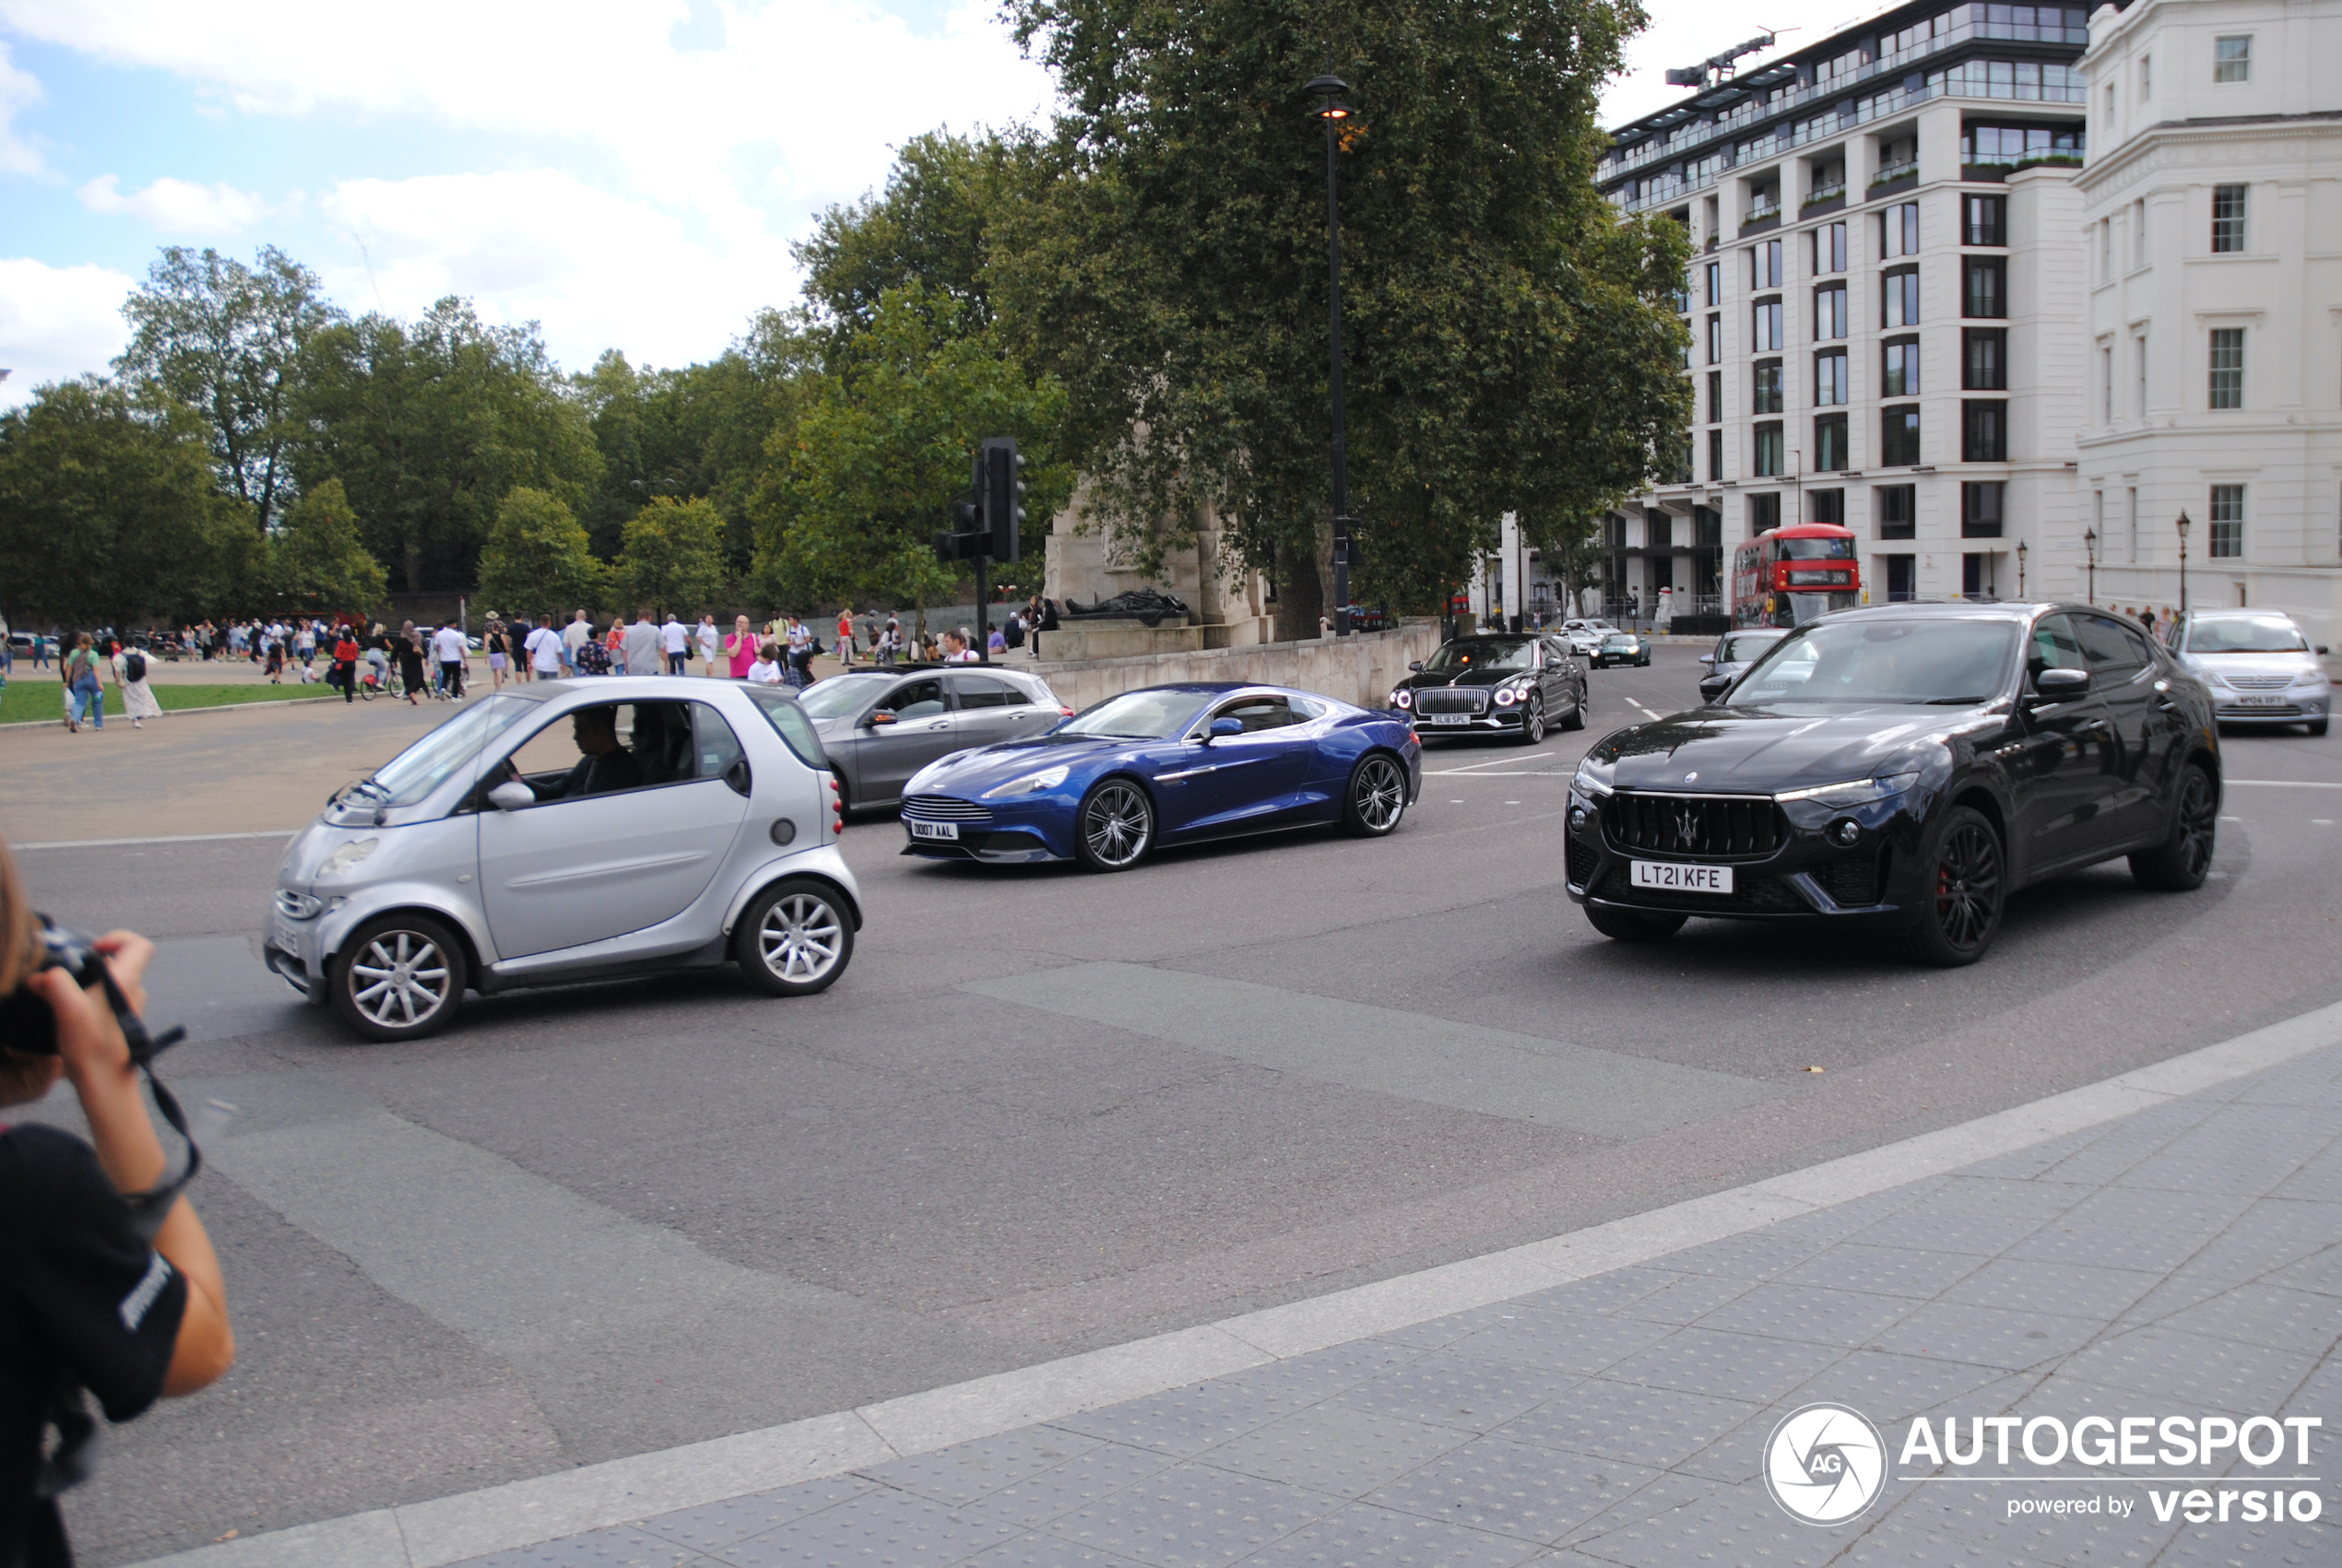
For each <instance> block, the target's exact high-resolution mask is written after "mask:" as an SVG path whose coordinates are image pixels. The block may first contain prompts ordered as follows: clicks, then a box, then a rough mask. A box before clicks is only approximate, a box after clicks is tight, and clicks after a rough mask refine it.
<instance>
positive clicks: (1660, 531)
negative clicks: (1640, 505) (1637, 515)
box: [1643, 507, 1675, 550]
mask: <svg viewBox="0 0 2342 1568" xmlns="http://www.w3.org/2000/svg"><path fill="white" fill-rule="evenodd" d="M1643 548H1645V549H1653V550H1671V549H1674V548H1675V520H1674V518H1673V517H1672V516H1670V515H1669V514H1668V513H1664V512H1662V511H1660V510H1659V509H1658V508H1657V507H1645V508H1644V509H1643Z"/></svg>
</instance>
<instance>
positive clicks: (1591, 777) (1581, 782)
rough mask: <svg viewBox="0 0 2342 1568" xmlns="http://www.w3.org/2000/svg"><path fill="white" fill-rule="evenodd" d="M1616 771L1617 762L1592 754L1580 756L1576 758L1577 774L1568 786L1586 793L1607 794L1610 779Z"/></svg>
mask: <svg viewBox="0 0 2342 1568" xmlns="http://www.w3.org/2000/svg"><path fill="white" fill-rule="evenodd" d="M1617 771H1618V764H1617V763H1615V762H1605V761H1603V760H1602V759H1601V758H1599V757H1593V756H1586V757H1580V758H1579V759H1578V776H1577V777H1576V778H1573V779H1571V780H1570V781H1569V784H1570V787H1571V788H1573V789H1578V790H1582V791H1584V792H1585V793H1586V794H1588V795H1608V794H1609V793H1610V781H1611V779H1612V777H1613V776H1615V774H1616V772H1617Z"/></svg>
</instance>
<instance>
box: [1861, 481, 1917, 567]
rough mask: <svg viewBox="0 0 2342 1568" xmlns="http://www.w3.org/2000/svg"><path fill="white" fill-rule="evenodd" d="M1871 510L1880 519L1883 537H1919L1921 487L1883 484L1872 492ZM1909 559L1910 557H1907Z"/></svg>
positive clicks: (1881, 536)
mask: <svg viewBox="0 0 2342 1568" xmlns="http://www.w3.org/2000/svg"><path fill="white" fill-rule="evenodd" d="M1871 495H1872V497H1873V498H1874V499H1873V501H1872V505H1871V510H1872V513H1873V514H1874V515H1875V516H1876V517H1877V519H1878V536H1879V537H1880V538H1882V539H1915V538H1917V537H1919V487H1918V486H1917V485H1881V486H1879V487H1878V488H1877V489H1875V490H1873V491H1872V492H1871ZM1906 559H1908V558H1906Z"/></svg>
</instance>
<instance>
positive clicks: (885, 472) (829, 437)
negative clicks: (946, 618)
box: [757, 284, 1072, 609]
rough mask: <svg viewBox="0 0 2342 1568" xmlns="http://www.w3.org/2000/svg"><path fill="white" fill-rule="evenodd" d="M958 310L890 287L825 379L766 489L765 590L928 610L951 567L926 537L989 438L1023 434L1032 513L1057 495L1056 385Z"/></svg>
mask: <svg viewBox="0 0 2342 1568" xmlns="http://www.w3.org/2000/svg"><path fill="white" fill-rule="evenodd" d="M958 312H959V307H958V306H956V305H955V304H953V303H952V301H935V300H933V299H931V298H929V296H927V294H926V293H925V291H924V289H921V288H920V287H919V286H918V285H917V284H912V285H907V286H905V287H904V288H901V289H889V290H887V291H886V292H885V294H884V295H883V296H882V297H881V300H880V302H879V308H878V311H877V313H876V315H875V317H874V319H873V321H872V324H871V325H870V327H869V330H868V331H866V332H863V333H860V334H858V335H857V336H856V337H855V339H854V340H853V342H852V344H851V346H850V351H849V352H848V353H847V354H846V356H845V357H844V359H843V362H842V366H841V368H840V369H839V370H838V371H836V372H835V373H834V374H830V375H825V376H823V377H822V379H821V382H820V383H819V387H818V390H817V391H816V392H815V393H814V395H812V397H811V399H810V403H809V406H808V407H807V408H806V410H805V412H804V415H803V416H802V418H800V419H798V422H797V424H796V426H795V427H794V429H793V430H789V431H787V432H786V434H787V439H788V441H789V442H790V443H791V444H790V446H789V449H788V450H787V452H786V454H785V455H786V457H787V468H786V469H785V470H783V471H782V472H780V473H779V475H778V476H777V477H776V479H775V483H774V484H773V485H772V486H771V487H769V489H768V490H767V492H766V494H765V497H764V503H765V511H764V514H763V521H762V523H761V525H760V531H759V535H758V546H759V548H758V553H757V580H758V583H759V584H760V586H762V587H763V588H764V589H765V590H766V592H767V593H768V594H770V595H774V596H775V597H777V598H778V599H780V600H781V601H782V602H785V603H793V604H798V605H806V604H819V605H823V606H826V605H830V604H834V603H839V602H844V601H847V600H860V601H864V602H868V601H871V600H876V601H879V602H883V603H894V604H909V605H912V606H914V607H918V608H921V609H923V608H924V607H926V606H927V605H928V604H929V602H931V601H932V600H934V599H936V598H937V597H939V596H940V595H942V594H943V593H945V592H946V591H948V590H949V589H950V588H951V587H952V584H953V583H954V582H955V581H956V580H957V578H958V575H959V573H958V572H957V570H956V569H955V568H949V567H946V566H945V565H944V564H943V563H942V562H941V561H940V560H938V559H937V558H936V554H935V545H934V536H935V535H936V534H938V533H940V532H941V531H942V530H943V529H945V528H947V527H948V526H949V525H950V509H951V503H952V500H953V498H955V497H956V496H957V495H959V493H960V492H961V491H963V490H964V489H966V488H967V484H968V477H969V464H970V459H971V458H972V457H973V456H974V454H976V451H977V450H978V449H979V448H980V447H981V446H982V444H983V442H984V438H985V437H987V436H996V435H1006V436H1014V437H1015V438H1016V439H1017V442H1018V444H1019V447H1020V449H1021V450H1022V452H1023V456H1024V458H1025V475H1024V477H1025V483H1026V487H1027V495H1026V501H1025V504H1026V510H1027V511H1028V512H1030V513H1032V515H1033V516H1034V517H1035V518H1044V517H1047V516H1048V515H1049V514H1050V513H1052V512H1053V511H1055V510H1056V509H1057V508H1058V507H1059V506H1062V505H1063V504H1064V503H1065V500H1066V498H1067V496H1068V495H1069V494H1070V491H1071V489H1072V474H1071V470H1070V467H1069V466H1067V465H1066V464H1065V463H1064V461H1063V460H1062V459H1061V458H1060V457H1059V455H1058V451H1057V447H1056V439H1057V432H1058V430H1059V427H1060V425H1061V424H1062V423H1063V420H1064V418H1065V392H1064V389H1063V388H1062V387H1061V386H1060V385H1059V383H1057V382H1056V381H1055V380H1054V379H1052V378H1048V377H1042V378H1039V379H1037V380H1036V379H1035V378H1032V377H1030V376H1028V375H1027V374H1026V373H1025V372H1024V371H1022V370H1021V369H1020V368H1018V366H1017V365H1015V364H1014V363H1013V362H1011V360H1009V359H1008V358H1007V357H1006V356H1004V355H1003V354H1001V352H1000V351H999V348H998V346H997V344H996V343H995V342H994V341H993V339H992V337H991V336H990V335H989V334H980V335H975V336H970V335H968V334H966V333H965V332H964V331H963V330H962V324H961V321H960V319H959V315H958Z"/></svg>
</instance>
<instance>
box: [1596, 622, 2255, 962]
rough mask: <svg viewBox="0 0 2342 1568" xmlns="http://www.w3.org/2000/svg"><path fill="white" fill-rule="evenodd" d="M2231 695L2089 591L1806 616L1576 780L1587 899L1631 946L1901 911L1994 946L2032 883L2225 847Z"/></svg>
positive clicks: (1614, 741)
mask: <svg viewBox="0 0 2342 1568" xmlns="http://www.w3.org/2000/svg"><path fill="white" fill-rule="evenodd" d="M2219 803H2220V753H2219V737H2218V730H2217V726H2216V725H2215V723H2214V719H2213V711H2212V700H2211V696H2210V694H2209V693H2208V692H2207V691H2206V690H2205V689H2204V687H2203V685H2202V684H2201V683H2200V682H2199V681H2197V680H2196V678H2194V677H2193V676H2191V675H2189V674H2188V673H2187V672H2186V671H2185V670H2183V669H2182V668H2181V667H2180V666H2179V664H2178V663H2177V662H2176V661H2175V660H2173V659H2172V658H2171V657H2170V654H2168V653H2166V652H2165V651H2164V650H2163V649H2161V648H2160V647H2159V646H2157V645H2156V643H2154V642H2152V641H2151V640H2150V639H2149V638H2148V637H2147V635H2146V634H2145V633H2144V632H2142V631H2140V630H2139V628H2138V627H2137V626H2136V625H2135V624H2133V623H2132V622H2131V621H2129V620H2127V619H2123V618H2121V617H2118V616H2113V615H2110V614H2108V613H2106V612H2105V611H2102V610H2098V609H2094V608H2092V607H2088V606H2084V605H2039V604H2037V605H1981V604H1958V605H1927V606H1921V605H1909V604H1905V605H1886V606H1878V607H1872V608H1868V609H1855V610H1844V611H1840V612H1839V613H1838V614H1836V615H1831V616H1827V617H1825V618H1824V619H1820V620H1817V621H1816V622H1814V623H1813V624H1812V625H1810V626H1805V627H1801V628H1799V629H1798V630H1797V631H1792V632H1791V633H1790V634H1789V635H1788V636H1787V637H1785V638H1783V639H1781V640H1780V642H1779V643H1775V644H1774V645H1773V646H1772V647H1771V648H1770V649H1769V650H1768V651H1767V653H1766V654H1765V655H1764V657H1763V658H1761V659H1760V660H1759V661H1758V662H1757V664H1756V665H1755V666H1753V667H1752V668H1751V669H1750V670H1749V671H1748V672H1747V673H1746V674H1745V675H1744V676H1742V677H1741V678H1740V679H1739V680H1738V681H1737V682H1735V683H1734V684H1733V688H1732V690H1730V691H1729V692H1728V693H1727V694H1726V695H1725V696H1723V697H1722V698H1721V700H1719V701H1715V702H1711V703H1709V705H1708V706H1706V707H1703V708H1696V709H1693V710H1691V711H1689V712H1687V713H1676V714H1674V715H1673V716H1671V717H1668V718H1663V719H1660V720H1658V721H1656V722H1654V723H1651V724H1646V725H1636V726H1634V727H1633V728H1631V729H1623V730H1620V731H1619V732H1617V733H1616V734H1615V735H1612V736H1610V737H1606V738H1604V739H1603V741H1602V742H1601V743H1600V744H1598V745H1597V746H1595V747H1594V748H1593V749H1592V750H1591V751H1589V752H1588V753H1587V754H1586V757H1585V760H1583V761H1582V762H1581V763H1579V768H1578V775H1577V778H1576V779H1575V780H1574V781H1573V782H1572V784H1571V785H1570V805H1569V817H1568V824H1567V830H1566V831H1567V872H1568V884H1569V895H1570V897H1572V898H1574V899H1576V900H1577V901H1578V902H1580V903H1582V904H1584V905H1585V906H1586V914H1587V916H1588V918H1589V919H1591V921H1592V922H1593V924H1594V927H1595V929H1597V930H1599V931H1601V932H1602V933H1603V935H1605V936H1608V937H1615V938H1617V939H1619V940H1621V941H1651V940H1656V939H1658V938H1661V937H1669V936H1672V935H1674V932H1675V931H1676V930H1677V929H1679V928H1680V927H1681V926H1682V925H1683V923H1684V921H1685V919H1686V917H1688V916H1690V915H1694V914H1708V915H1722V916H1728V917H1733V918H1765V917H1768V916H1784V915H1788V916H1797V915H1803V916H1821V917H1824V918H1826V919H1828V920H1830V921H1833V922H1841V923H1853V924H1861V925H1887V926H1895V927H1900V928H1903V929H1904V930H1906V931H1907V932H1908V934H1909V940H1910V945H1911V948H1912V950H1913V953H1914V956H1916V957H1918V958H1920V959H1922V960H1923V961H1927V962H1931V963H1936V964H1944V965H1954V964H1963V963H1972V962H1974V961H1976V960H1977V959H1979V958H1981V957H1982V956H1983V954H1984V951H1985V949H1988V948H1990V947H1991V946H1992V944H1993V937H1994V936H1995V935H1996V934H1997V933H1998V932H1999V930H2000V924H2001V912H2002V908H2003V905H2004V903H2005V901H2006V899H2007V897H2008V895H2009V893H2010V892H2012V891H2013V890H2016V889H2017V888H2020V887H2023V886H2025V885H2026V884H2028V883H2030V882H2036V881H2040V880H2041V879H2042V878H2048V877H2052V876H2055V875H2057V874H2059V873H2061V872H2067V871H2073V870H2076V869H2078V868H2080V867H2085V866H2089V865H2092V864H2094V863H2096V862H2099V861H2102V860H2111V859H2112V858H2114V857H2115V856H2117V855H2128V856H2129V857H2130V864H2131V871H2132V874H2133V876H2135V878H2137V879H2138V881H2139V882H2140V884H2141V885H2143V886H2146V887H2149V888H2159V889H2168V890H2175V891H2185V890H2192V889H2194V888H2196V887H2199V886H2201V885H2202V883H2203V881H2204V878H2205V874H2206V871H2207V870H2208V869H2209V868H2210V867H2211V863H2212V847H2213V834H2214V832H2215V831H2216V830H2217V828H2218V819H2219Z"/></svg>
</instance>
